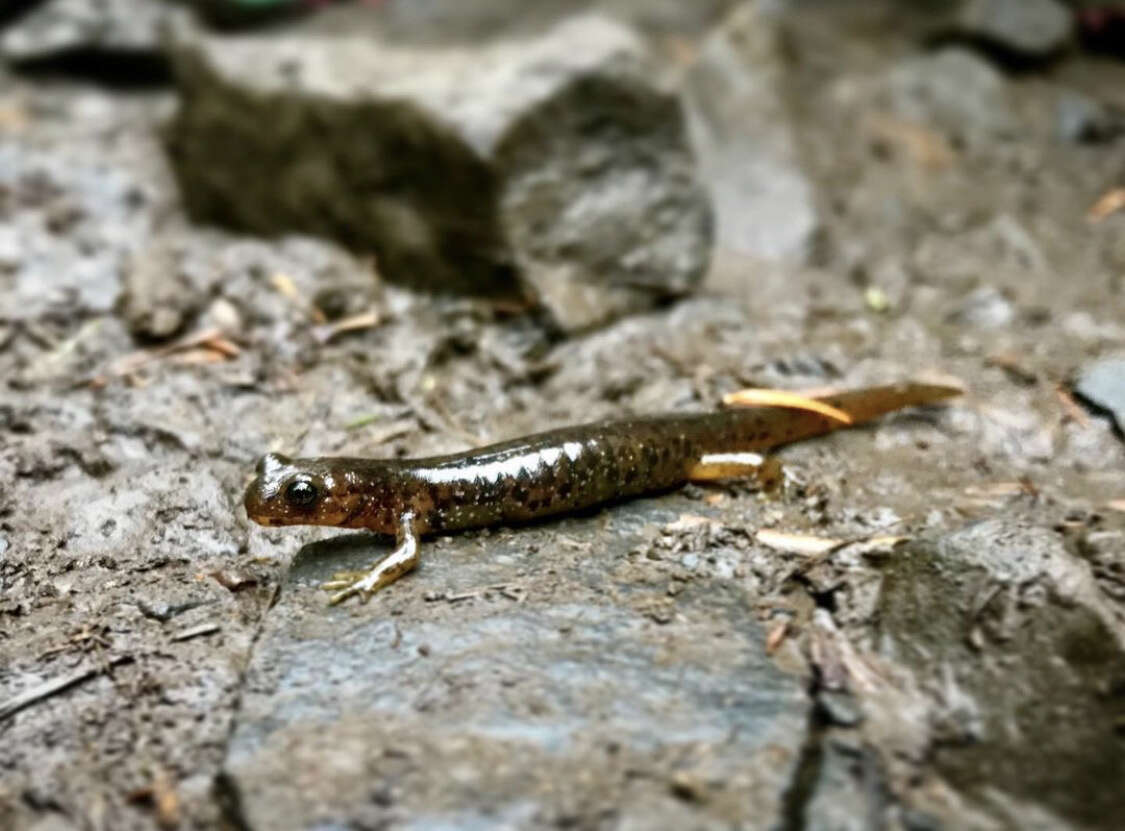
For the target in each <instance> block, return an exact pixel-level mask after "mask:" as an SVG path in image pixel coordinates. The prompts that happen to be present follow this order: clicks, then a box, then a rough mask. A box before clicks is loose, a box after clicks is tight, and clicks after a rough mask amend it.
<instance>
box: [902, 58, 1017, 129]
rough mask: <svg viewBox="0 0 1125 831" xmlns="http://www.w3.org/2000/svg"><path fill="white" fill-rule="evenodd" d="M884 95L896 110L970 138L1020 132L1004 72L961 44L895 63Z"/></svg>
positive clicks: (911, 118)
mask: <svg viewBox="0 0 1125 831" xmlns="http://www.w3.org/2000/svg"><path fill="white" fill-rule="evenodd" d="M887 95H888V99H889V100H888V101H887V106H888V107H889V108H890V110H891V111H892V112H893V113H894V114H895V115H898V116H901V117H902V118H905V119H908V120H911V121H919V122H921V123H923V124H929V125H931V126H933V127H936V128H937V129H940V130H942V131H943V132H945V133H946V134H948V135H951V136H956V137H961V138H962V139H964V140H966V141H969V142H971V141H972V140H973V139H978V140H980V141H981V143H983V142H987V141H993V140H995V139H1003V138H1012V137H1013V136H1015V135H1018V133H1019V120H1018V118H1017V117H1016V114H1015V111H1014V107H1013V104H1012V101H1011V98H1010V94H1009V91H1008V85H1007V81H1006V80H1005V78H1004V76H1003V75H1001V74H1000V73H999V72H997V71H996V69H995V68H993V67H992V66H991V65H990V64H989V63H988V62H987V61H986V60H984V59H983V58H981V57H979V56H978V55H976V54H974V53H973V52H970V51H968V50H966V49H962V48H960V47H954V46H950V47H947V48H944V49H941V50H940V51H938V52H935V53H933V54H930V55H922V56H917V57H912V58H909V59H908V60H906V61H904V62H903V63H901V64H899V65H898V66H897V67H895V69H894V70H893V71H892V73H891V75H890V77H889V78H888V83H887Z"/></svg>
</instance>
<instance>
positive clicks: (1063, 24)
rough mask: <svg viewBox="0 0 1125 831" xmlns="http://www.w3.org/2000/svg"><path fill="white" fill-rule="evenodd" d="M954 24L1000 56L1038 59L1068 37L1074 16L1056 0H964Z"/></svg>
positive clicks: (1051, 53)
mask: <svg viewBox="0 0 1125 831" xmlns="http://www.w3.org/2000/svg"><path fill="white" fill-rule="evenodd" d="M955 28H956V30H957V32H958V33H959V34H961V35H963V36H966V37H969V38H972V39H973V40H975V41H977V42H978V43H980V44H981V46H982V47H984V48H985V49H988V50H990V51H992V52H993V53H994V54H995V56H996V57H998V58H1000V59H1008V60H1010V59H1015V60H1022V61H1027V60H1041V59H1045V58H1050V57H1053V56H1054V55H1057V54H1058V53H1059V52H1060V51H1062V49H1063V48H1064V47H1065V46H1066V45H1067V43H1068V42H1069V41H1070V37H1071V33H1072V31H1073V28H1074V20H1073V17H1072V15H1071V12H1070V10H1069V9H1067V8H1066V6H1064V5H1063V4H1061V3H1058V2H1056V0H968V2H966V3H965V4H964V5H963V6H962V7H961V9H960V11H959V12H958V14H957V19H956V24H955Z"/></svg>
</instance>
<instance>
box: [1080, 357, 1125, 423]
mask: <svg viewBox="0 0 1125 831" xmlns="http://www.w3.org/2000/svg"><path fill="white" fill-rule="evenodd" d="M1074 391H1075V392H1076V393H1077V394H1078V396H1079V397H1080V398H1081V399H1082V400H1083V401H1085V402H1087V403H1088V404H1090V405H1092V406H1093V407H1095V408H1096V409H1098V410H1105V411H1107V412H1109V413H1110V415H1112V416H1113V420H1114V422H1115V423H1116V424H1117V429H1118V430H1119V431H1121V432H1125V354H1123V355H1115V356H1112V357H1108V358H1102V359H1100V360H1097V361H1094V362H1093V363H1089V364H1087V365H1086V366H1084V367H1082V369H1081V370H1080V371H1079V373H1078V378H1077V380H1076V381H1075V383H1074Z"/></svg>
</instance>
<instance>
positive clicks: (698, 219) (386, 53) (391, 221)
mask: <svg viewBox="0 0 1125 831" xmlns="http://www.w3.org/2000/svg"><path fill="white" fill-rule="evenodd" d="M177 54H178V60H177V65H178V78H179V83H180V86H181V88H182V91H183V105H182V108H181V109H180V111H179V114H178V115H177V116H176V118H175V119H174V121H173V122H172V124H171V125H170V129H169V132H168V145H169V148H170V151H171V155H172V158H173V160H174V163H175V168H176V173H177V176H178V179H179V182H180V185H181V188H182V192H183V195H184V198H185V201H186V203H187V206H188V208H189V209H190V211H191V213H192V214H193V215H194V216H195V217H196V218H197V219H201V220H206V221H213V222H218V223H221V224H226V225H230V226H235V227H239V228H243V229H248V230H251V231H255V232H258V233H263V234H276V233H280V232H283V231H286V230H301V231H306V232H311V233H314V234H318V235H322V236H326V237H332V238H335V239H338V240H341V241H343V242H344V243H346V244H348V245H349V246H351V247H352V248H354V249H358V250H361V251H373V252H375V254H376V256H377V257H378V262H379V268H380V272H381V273H382V274H383V276H384V277H386V278H387V279H388V280H391V281H394V282H398V283H403V284H408V285H412V286H415V287H418V288H423V289H428V290H439V291H456V292H462V293H472V294H481V295H493V296H508V297H513V296H522V295H523V294H525V293H527V292H528V291H529V290H530V291H531V292H532V293H533V294H535V295H537V296H538V297H539V298H540V299H541V300H542V302H543V303H544V304H545V305H546V306H547V307H548V309H549V310H550V311H551V312H552V313H553V315H554V316H555V318H556V319H557V320H558V322H559V323H560V324H561V325H563V326H564V327H566V328H568V329H578V328H583V327H587V326H590V325H594V324H597V323H599V322H602V321H605V320H607V319H610V318H612V317H614V316H617V315H620V314H623V313H626V312H628V311H631V310H633V309H637V308H644V307H646V306H648V305H651V303H653V302H655V301H657V300H660V299H662V298H667V297H669V296H673V295H678V294H682V293H685V292H687V291H689V290H691V288H692V287H693V286H694V285H695V284H696V283H697V282H698V280H699V279H700V277H701V276H702V274H703V272H704V270H705V268H706V265H707V262H708V258H709V254H710V242H711V238H710V225H711V223H710V218H711V216H710V209H709V206H708V203H707V201H706V199H705V197H704V195H703V193H702V191H701V190H700V188H699V187H698V186H697V184H696V181H695V173H694V165H693V159H692V156H691V153H690V150H689V148H688V146H687V141H686V136H685V130H684V126H683V117H682V114H681V108H680V104H679V101H678V99H677V98H676V97H675V96H674V95H672V94H671V93H669V92H667V91H665V90H663V89H661V88H659V87H658V86H656V85H655V84H654V83H653V81H652V72H651V68H650V67H649V65H648V63H647V61H646V59H645V55H644V52H643V49H642V48H641V44H640V42H639V40H638V38H637V37H636V36H635V35H634V34H633V33H632V32H631V31H629V30H628V29H625V28H623V27H622V26H620V25H618V24H615V23H612V22H609V21H607V20H605V19H601V18H596V17H588V18H579V19H575V20H572V21H570V22H567V23H565V24H563V25H561V26H559V27H557V28H555V29H553V30H552V31H551V32H549V33H548V34H546V35H544V36H541V37H539V38H536V39H531V40H523V41H506V42H501V43H498V44H495V45H493V46H491V47H487V48H484V49H459V48H452V47H450V48H442V49H436V48H435V49H427V48H421V47H418V48H409V47H395V46H391V45H388V44H385V43H384V44H381V43H377V42H374V41H372V40H371V39H369V38H349V37H342V38H332V37H326V36H320V35H314V34H304V35H291V36H289V37H282V38H277V37H274V38H270V39H260V40H259V39H253V38H245V37H244V38H226V39H218V38H190V37H189V38H187V39H185V40H183V41H181V43H180V44H179V46H178V48H177ZM248 158H252V159H253V160H254V164H253V165H248V164H246V160H247V159H248Z"/></svg>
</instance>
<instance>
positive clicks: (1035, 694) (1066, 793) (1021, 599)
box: [877, 517, 1125, 827]
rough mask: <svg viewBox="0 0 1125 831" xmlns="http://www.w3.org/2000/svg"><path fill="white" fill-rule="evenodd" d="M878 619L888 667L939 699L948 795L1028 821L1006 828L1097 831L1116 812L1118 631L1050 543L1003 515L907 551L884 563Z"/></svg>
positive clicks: (1121, 772)
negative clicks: (900, 669) (1031, 822)
mask: <svg viewBox="0 0 1125 831" xmlns="http://www.w3.org/2000/svg"><path fill="white" fill-rule="evenodd" d="M877 619H878V621H879V633H878V636H877V640H878V642H879V643H880V644H881V647H882V651H883V653H884V655H885V656H886V657H887V658H890V659H893V660H894V661H896V662H898V663H899V664H901V665H905V666H907V667H909V668H910V669H911V670H912V671H913V672H914V673H915V675H916V678H917V683H918V684H920V686H921V687H922V688H923V689H928V690H929V691H930V693H931V695H932V696H933V697H934V703H935V709H934V710H933V711H932V712H931V715H930V718H929V719H928V722H929V724H930V729H931V731H932V739H933V740H934V741H936V742H937V749H936V753H935V756H934V759H935V764H936V769H937V771H939V772H940V773H941V775H942V776H944V777H946V778H947V779H948V781H949V784H950V785H952V786H953V787H954V788H955V789H957V790H958V791H961V792H962V793H964V794H966V795H967V796H969V797H970V798H971V799H973V800H980V801H981V802H984V803H986V804H990V805H991V806H992V807H991V809H990V811H996V812H998V813H1000V815H1001V816H1003V815H1004V812H1010V811H1013V810H1018V812H1019V813H1020V815H1021V816H1023V817H1024V820H1023V821H1016V820H1015V819H1014V818H1013V817H1009V819H1010V820H1012V821H1011V822H1010V823H1006V824H1005V827H1008V824H1011V825H1014V826H1016V827H1027V824H1026V823H1027V821H1028V818H1030V817H1031V816H1034V815H1036V814H1044V813H1045V814H1053V815H1055V817H1056V824H1054V825H1052V826H1051V827H1066V823H1065V822H1063V821H1061V820H1070V821H1072V822H1073V823H1074V824H1075V825H1076V826H1081V827H1087V826H1089V827H1101V825H1102V823H1101V821H1100V818H1102V817H1106V816H1113V815H1117V814H1120V812H1121V811H1122V810H1123V809H1125V794H1123V793H1122V792H1121V789H1120V788H1117V787H1115V786H1114V785H1113V784H1112V783H1118V782H1121V781H1125V755H1123V754H1122V753H1121V745H1120V741H1121V740H1120V737H1119V736H1117V735H1115V734H1114V730H1113V724H1114V718H1115V717H1116V716H1115V715H1114V714H1115V713H1116V712H1117V708H1118V707H1119V701H1117V702H1115V700H1114V699H1113V697H1112V696H1110V695H1106V692H1105V691H1106V690H1109V689H1114V688H1115V686H1114V685H1119V684H1120V679H1121V670H1120V668H1121V666H1122V661H1123V660H1125V626H1123V625H1122V620H1121V618H1120V611H1119V610H1118V609H1117V608H1116V607H1115V606H1114V604H1113V603H1112V601H1110V600H1109V598H1107V597H1106V595H1105V594H1104V593H1103V592H1102V591H1101V589H1100V588H1099V585H1098V583H1097V581H1096V580H1095V578H1094V576H1093V574H1092V571H1091V568H1090V565H1089V563H1087V562H1086V561H1084V560H1082V559H1080V558H1079V557H1077V556H1075V555H1074V554H1072V553H1071V552H1070V551H1069V550H1068V549H1067V547H1066V545H1065V544H1064V542H1063V540H1062V538H1061V537H1060V535H1059V534H1058V533H1057V532H1055V531H1054V530H1052V529H1051V528H1049V527H1046V526H1043V525H1035V524H1031V523H1029V522H1027V521H1024V520H1021V519H1019V518H1016V517H1003V518H997V519H991V520H986V521H981V522H976V523H973V524H970V525H967V526H964V527H963V528H961V529H959V530H956V531H954V532H952V533H950V534H947V535H945V536H943V537H941V538H938V539H936V540H932V541H930V542H928V543H919V544H916V545H915V547H914V549H913V550H911V551H908V552H905V555H904V556H901V557H898V558H896V559H894V560H893V561H889V562H888V565H887V570H886V576H885V579H884V583H883V588H882V593H881V597H880V600H879V604H878V611H877ZM1045 758H1049V759H1051V764H1050V765H1049V766H1046V767H1045V766H1044V765H1043V762H1042V760H1043V759H1045ZM985 780H987V782H988V785H987V786H985V785H984V784H983V783H984V782H985ZM1059 818H1061V820H1060V819H1059Z"/></svg>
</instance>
